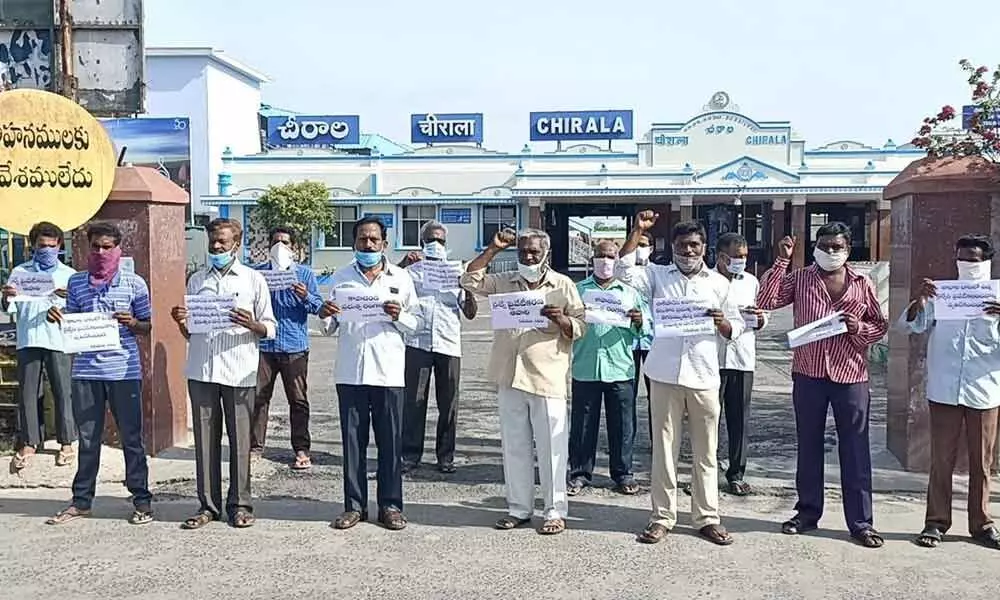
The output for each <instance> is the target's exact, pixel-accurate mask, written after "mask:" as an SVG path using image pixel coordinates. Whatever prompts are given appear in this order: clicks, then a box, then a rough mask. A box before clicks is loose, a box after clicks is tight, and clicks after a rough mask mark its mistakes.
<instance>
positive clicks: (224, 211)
mask: <svg viewBox="0 0 1000 600" xmlns="http://www.w3.org/2000/svg"><path fill="white" fill-rule="evenodd" d="M219 218H220V219H228V218H229V205H228V204H220V205H219Z"/></svg>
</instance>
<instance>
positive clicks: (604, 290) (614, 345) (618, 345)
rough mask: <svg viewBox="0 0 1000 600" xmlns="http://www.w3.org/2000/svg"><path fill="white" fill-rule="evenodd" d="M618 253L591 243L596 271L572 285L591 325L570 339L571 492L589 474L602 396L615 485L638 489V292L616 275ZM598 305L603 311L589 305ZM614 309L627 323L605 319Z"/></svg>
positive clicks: (609, 246) (610, 246)
mask: <svg viewBox="0 0 1000 600" xmlns="http://www.w3.org/2000/svg"><path fill="white" fill-rule="evenodd" d="M617 258H618V247H617V246H616V245H615V244H614V242H611V241H607V240H605V241H602V242H600V243H598V244H597V246H596V247H595V248H594V258H593V263H594V274H593V275H592V276H591V277H588V278H586V279H584V280H583V281H581V282H580V283H578V284H576V287H577V290H578V291H579V292H580V296H581V297H582V298H583V301H584V303H585V304H586V305H587V321H588V322H589V323H590V326H589V327H588V328H587V332H586V334H585V335H584V336H583V337H582V338H580V339H578V340H576V341H575V342H573V404H572V407H571V409H570V431H569V484H568V486H567V489H566V493H567V494H569V495H570V496H575V495H576V494H578V493H580V491H581V490H582V489H583V488H584V487H586V486H588V485H590V483H591V481H592V479H593V475H594V462H595V461H596V458H597V437H598V432H599V430H600V427H601V404H602V401H603V404H604V410H605V419H606V420H607V427H608V454H609V455H610V462H611V478H612V479H613V480H614V482H615V489H616V490H617V491H618V492H620V493H622V494H630V495H631V494H635V493H636V492H638V491H639V486H638V485H637V484H636V482H635V477H634V476H633V475H632V443H633V438H634V432H635V394H634V393H633V390H634V384H633V379H634V377H635V363H634V362H633V360H632V348H633V347H634V345H635V343H636V340H637V339H638V338H639V337H641V336H642V334H643V319H642V312H641V311H640V310H639V307H640V302H641V300H640V298H639V293H638V292H636V291H635V289H633V288H631V287H629V286H627V285H625V284H624V283H622V282H620V281H618V280H616V279H615V276H614V273H615V262H616V260H617ZM588 300H589V302H588ZM597 306H603V307H606V310H593V309H594V308H595V307H597ZM616 311H617V312H616ZM612 314H617V316H618V318H619V319H626V320H627V321H628V323H629V325H628V326H621V325H613V324H608V321H609V320H613V319H609V317H610V316H611V315H612Z"/></svg>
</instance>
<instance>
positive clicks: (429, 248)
mask: <svg viewBox="0 0 1000 600" xmlns="http://www.w3.org/2000/svg"><path fill="white" fill-rule="evenodd" d="M424 256H426V257H427V258H433V259H435V260H445V259H446V258H447V257H448V249H447V248H445V246H444V244H442V243H441V242H428V243H426V244H424Z"/></svg>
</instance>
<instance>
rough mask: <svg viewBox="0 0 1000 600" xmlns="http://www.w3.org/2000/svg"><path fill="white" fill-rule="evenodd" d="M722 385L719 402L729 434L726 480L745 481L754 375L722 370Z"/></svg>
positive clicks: (749, 372)
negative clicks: (720, 401)
mask: <svg viewBox="0 0 1000 600" xmlns="http://www.w3.org/2000/svg"><path fill="white" fill-rule="evenodd" d="M719 376H720V378H721V379H722V385H721V387H720V388H719V398H721V399H722V407H723V410H724V411H725V413H726V431H727V432H728V433H729V468H727V469H726V480H727V481H729V482H730V483H731V482H733V481H743V476H744V475H746V472H747V446H748V441H749V437H750V395H751V392H752V390H753V371H735V370H733V369H720V370H719Z"/></svg>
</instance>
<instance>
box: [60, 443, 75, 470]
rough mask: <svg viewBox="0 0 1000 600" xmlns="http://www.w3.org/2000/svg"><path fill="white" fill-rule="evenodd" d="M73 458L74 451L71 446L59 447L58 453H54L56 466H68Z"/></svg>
mask: <svg viewBox="0 0 1000 600" xmlns="http://www.w3.org/2000/svg"><path fill="white" fill-rule="evenodd" d="M75 460H76V452H75V451H74V450H73V447H72V446H70V447H69V448H67V449H60V450H59V454H56V466H57V467H68V466H70V465H72V464H73V461H75Z"/></svg>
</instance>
